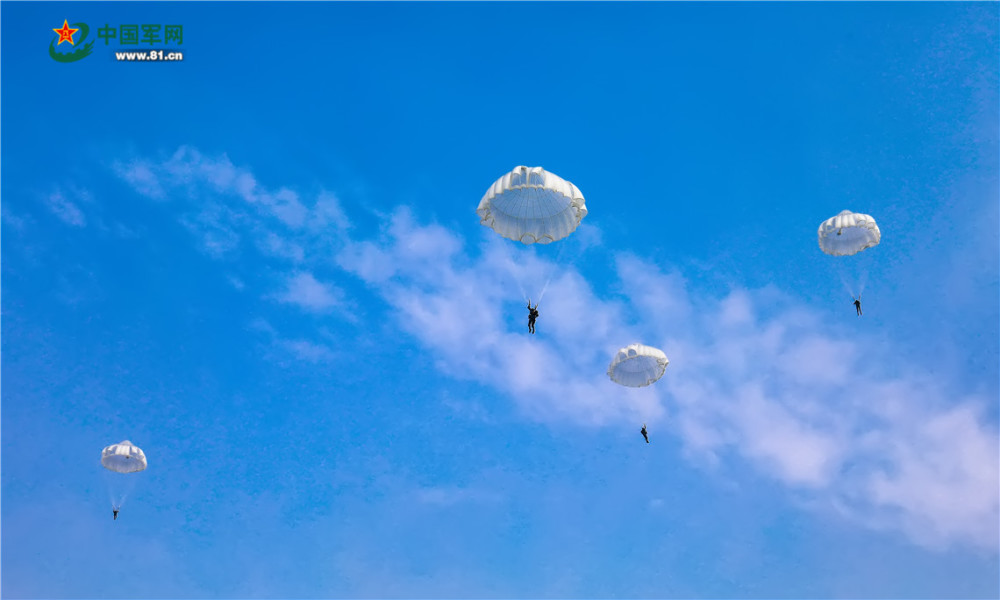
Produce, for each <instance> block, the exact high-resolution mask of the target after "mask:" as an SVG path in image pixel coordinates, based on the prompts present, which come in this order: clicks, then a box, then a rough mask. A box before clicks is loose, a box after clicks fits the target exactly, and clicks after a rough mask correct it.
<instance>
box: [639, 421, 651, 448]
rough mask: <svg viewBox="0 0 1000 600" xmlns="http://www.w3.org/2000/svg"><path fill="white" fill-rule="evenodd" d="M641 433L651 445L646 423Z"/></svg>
mask: <svg viewBox="0 0 1000 600" xmlns="http://www.w3.org/2000/svg"><path fill="white" fill-rule="evenodd" d="M639 433H641V434H642V437H644V438H646V443H647V444H648V443H649V436H648V435H647V431H646V424H645V423H643V424H642V429H640V430H639Z"/></svg>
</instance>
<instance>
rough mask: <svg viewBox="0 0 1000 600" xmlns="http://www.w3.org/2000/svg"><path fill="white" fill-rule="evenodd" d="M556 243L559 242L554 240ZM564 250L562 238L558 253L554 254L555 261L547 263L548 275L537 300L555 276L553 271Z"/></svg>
mask: <svg viewBox="0 0 1000 600" xmlns="http://www.w3.org/2000/svg"><path fill="white" fill-rule="evenodd" d="M556 243H559V242H556ZM565 251H566V241H565V240H562V241H561V243H559V253H558V254H556V260H555V262H553V263H552V264H550V265H549V277H548V279H546V280H545V285H544V286H542V291H541V293H540V294H538V302H541V301H542V298H543V297H544V296H545V290H547V289H549V283H551V282H552V278H553V277H554V276H555V272H556V269H557V267H558V266H559V265H561V264H562V256H563V252H565ZM535 306H536V307H537V306H538V304H537V303H536V304H535Z"/></svg>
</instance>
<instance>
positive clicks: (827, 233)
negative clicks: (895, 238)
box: [819, 210, 882, 256]
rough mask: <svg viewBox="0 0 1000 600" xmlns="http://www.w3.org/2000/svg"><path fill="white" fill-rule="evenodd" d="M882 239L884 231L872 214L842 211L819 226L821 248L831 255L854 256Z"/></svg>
mask: <svg viewBox="0 0 1000 600" xmlns="http://www.w3.org/2000/svg"><path fill="white" fill-rule="evenodd" d="M881 240H882V232H880V231H879V230H878V225H876V224H875V219H873V218H872V217H871V215H864V214H861V213H854V212H851V211H849V210H845V211H841V213H840V214H839V215H837V216H835V217H830V218H829V219H827V220H825V221H823V222H822V223H821V224H820V226H819V247H820V250H822V251H823V252H825V253H827V254H829V255H830V256H854V255H855V254H857V253H858V252H861V251H862V250H867V249H868V248H872V247H874V246H877V245H878V243H879V242H880V241H881Z"/></svg>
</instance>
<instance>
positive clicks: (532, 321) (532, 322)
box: [528, 298, 538, 334]
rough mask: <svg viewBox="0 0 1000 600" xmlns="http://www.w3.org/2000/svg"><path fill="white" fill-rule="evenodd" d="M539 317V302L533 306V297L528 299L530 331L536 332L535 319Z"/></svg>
mask: <svg viewBox="0 0 1000 600" xmlns="http://www.w3.org/2000/svg"><path fill="white" fill-rule="evenodd" d="M537 318H538V303H537V302H535V307H534V308H532V307H531V299H530V298H529V299H528V333H532V334H533V333H535V319H537Z"/></svg>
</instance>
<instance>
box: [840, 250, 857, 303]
mask: <svg viewBox="0 0 1000 600" xmlns="http://www.w3.org/2000/svg"><path fill="white" fill-rule="evenodd" d="M837 258H839V257H835V258H834V265H835V266H836V268H837V275H838V276H839V277H840V283H841V284H843V286H844V289H845V290H846V291H847V293H848V294H850V295H851V298H854V297H856V296H855V294H854V289H853V288H852V287H851V284H850V283H848V281H847V279H848V278H847V273H846V272H845V270H844V265H843V263H842V262H841V261H839V260H836V259H837ZM862 291H863V290H862Z"/></svg>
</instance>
